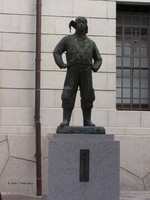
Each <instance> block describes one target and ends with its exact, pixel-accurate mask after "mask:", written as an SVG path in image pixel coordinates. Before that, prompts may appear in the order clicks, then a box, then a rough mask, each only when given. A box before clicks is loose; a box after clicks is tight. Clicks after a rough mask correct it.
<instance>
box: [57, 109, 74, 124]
mask: <svg viewBox="0 0 150 200" xmlns="http://www.w3.org/2000/svg"><path fill="white" fill-rule="evenodd" d="M71 113H72V109H69V108H63V121H62V122H61V123H60V126H69V123H70V118H71Z"/></svg>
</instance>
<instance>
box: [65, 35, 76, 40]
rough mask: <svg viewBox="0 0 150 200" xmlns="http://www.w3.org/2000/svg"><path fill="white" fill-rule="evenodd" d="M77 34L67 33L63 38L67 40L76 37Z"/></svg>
mask: <svg viewBox="0 0 150 200" xmlns="http://www.w3.org/2000/svg"><path fill="white" fill-rule="evenodd" d="M74 37H75V36H74V35H73V34H72V35H66V36H64V37H63V38H62V40H65V41H70V40H72V39H73V38H74Z"/></svg>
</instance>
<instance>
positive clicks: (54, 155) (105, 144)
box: [48, 134, 120, 200]
mask: <svg viewBox="0 0 150 200" xmlns="http://www.w3.org/2000/svg"><path fill="white" fill-rule="evenodd" d="M69 136H70V139H69V138H68V136H66V134H64V135H63V134H57V136H54V139H51V140H49V144H48V147H49V161H48V200H62V199H64V200H119V191H120V188H119V179H120V178H119V167H120V165H119V142H118V141H113V136H112V137H110V138H109V136H106V135H103V136H102V135H93V136H94V137H93V138H92V139H91V136H89V135H78V136H76V135H74V136H72V135H69ZM101 136H102V138H101ZM104 136H106V137H105V138H104ZM63 138H64V139H63ZM66 138H67V139H66ZM80 150H89V181H87V182H80Z"/></svg>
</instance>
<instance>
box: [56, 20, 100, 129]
mask: <svg viewBox="0 0 150 200" xmlns="http://www.w3.org/2000/svg"><path fill="white" fill-rule="evenodd" d="M69 27H70V29H71V27H73V28H74V29H75V30H76V31H75V33H74V34H71V35H68V36H65V37H63V38H62V39H61V41H60V42H59V43H58V44H57V46H56V47H55V49H54V52H53V55H54V59H55V62H56V64H57V65H58V66H59V68H60V69H65V68H67V74H66V79H65V82H64V88H63V92H62V96H61V98H62V107H63V122H62V123H61V124H60V126H69V122H70V118H71V113H72V110H73V108H74V104H75V98H76V93H77V90H78V87H79V88H80V96H81V108H82V112H83V119H84V120H83V125H84V126H95V125H94V124H93V123H92V122H91V110H92V108H93V102H94V100H95V93H94V89H93V83H92V71H93V72H97V71H98V69H99V68H100V66H101V64H102V58H101V55H100V53H99V50H98V48H97V46H96V44H95V42H94V41H92V40H91V39H89V38H88V37H87V36H86V34H87V32H88V26H87V19H86V18H85V17H77V18H76V20H75V21H71V22H70V24H69ZM63 53H66V61H67V63H65V62H64V61H63V59H62V54H63Z"/></svg>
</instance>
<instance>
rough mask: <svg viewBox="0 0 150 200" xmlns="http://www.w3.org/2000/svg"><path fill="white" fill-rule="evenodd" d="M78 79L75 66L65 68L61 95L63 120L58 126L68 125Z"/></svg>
mask: <svg viewBox="0 0 150 200" xmlns="http://www.w3.org/2000/svg"><path fill="white" fill-rule="evenodd" d="M78 80H79V77H78V71H77V70H76V68H75V66H72V67H70V68H69V69H68V70H67V74H66V79H65V83H64V88H63V92H62V96H61V99H62V107H63V121H62V123H61V124H60V126H69V123H70V119H71V114H72V110H73V108H74V104H75V98H76V93H77V89H78V83H79V81H78Z"/></svg>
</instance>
